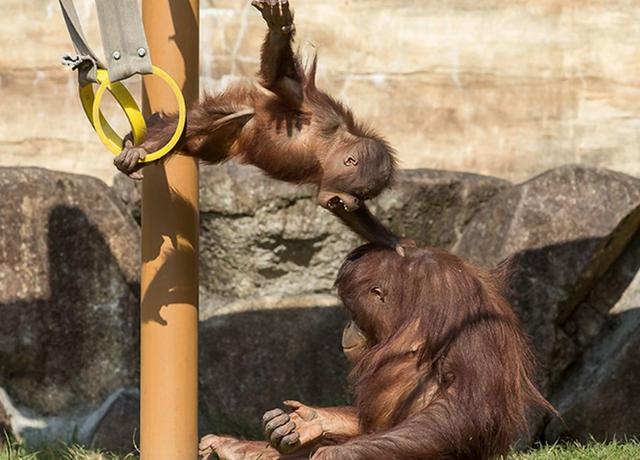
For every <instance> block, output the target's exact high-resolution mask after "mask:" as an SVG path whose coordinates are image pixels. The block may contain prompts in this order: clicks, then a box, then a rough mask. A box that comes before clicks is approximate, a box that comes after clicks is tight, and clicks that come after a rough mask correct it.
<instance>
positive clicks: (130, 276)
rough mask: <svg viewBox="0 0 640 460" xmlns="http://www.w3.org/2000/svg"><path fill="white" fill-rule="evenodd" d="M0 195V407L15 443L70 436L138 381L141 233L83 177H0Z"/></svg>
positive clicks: (16, 173)
mask: <svg viewBox="0 0 640 460" xmlns="http://www.w3.org/2000/svg"><path fill="white" fill-rule="evenodd" d="M0 195H2V197H3V199H2V201H1V202H0V286H1V287H2V289H0V318H2V321H0V400H2V401H0V403H6V404H5V408H6V409H7V410H8V411H9V407H10V408H11V411H10V414H9V415H11V419H12V428H13V430H14V432H15V433H16V435H18V436H22V437H25V438H27V439H28V440H38V439H47V438H49V437H51V436H58V435H63V434H67V435H73V434H74V430H81V426H82V425H83V424H84V423H85V422H86V420H87V419H86V418H87V417H88V416H89V415H90V414H91V413H92V412H94V411H95V410H96V409H97V408H98V407H100V406H102V405H103V403H104V402H105V400H106V399H108V397H109V396H110V395H111V394H112V393H114V392H115V391H117V390H118V389H119V388H121V387H124V386H127V385H135V383H136V381H137V361H138V358H137V343H138V328H139V326H138V306H137V305H138V287H137V281H136V278H137V272H138V259H139V256H138V254H139V228H138V226H137V225H136V223H135V222H134V221H133V219H131V218H130V217H129V216H128V215H127V214H126V212H125V210H124V209H123V206H122V204H121V202H120V201H119V200H117V199H116V198H115V197H114V196H113V194H112V192H111V191H110V189H109V188H108V187H107V186H106V185H105V184H104V183H103V182H101V181H99V180H97V179H94V178H90V177H85V176H76V175H70V174H62V173H55V172H51V171H45V170H42V169H35V168H14V169H10V168H0ZM62 421H64V422H65V423H64V424H66V426H64V427H63V426H62V425H63V423H62ZM49 422H50V423H49Z"/></svg>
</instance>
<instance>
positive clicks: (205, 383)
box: [200, 294, 349, 438]
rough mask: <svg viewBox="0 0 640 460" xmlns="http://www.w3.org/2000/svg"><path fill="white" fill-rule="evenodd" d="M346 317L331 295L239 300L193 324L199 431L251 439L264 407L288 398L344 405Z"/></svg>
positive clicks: (316, 403) (270, 406)
mask: <svg viewBox="0 0 640 460" xmlns="http://www.w3.org/2000/svg"><path fill="white" fill-rule="evenodd" d="M346 321H347V314H346V312H345V311H344V309H343V308H342V307H340V306H339V304H338V302H337V300H336V298H335V297H333V296H331V295H322V294H315V295H308V296H296V297H260V298H254V299H242V300H238V301H236V302H233V303H231V304H228V305H226V306H224V307H222V308H220V309H218V311H216V312H215V313H208V314H207V313H205V314H204V315H203V316H202V317H201V322H200V362H201V363H202V364H201V368H200V395H201V396H200V406H201V408H200V415H201V417H202V422H201V430H202V431H203V433H204V432H208V433H211V432H215V433H227V434H236V435H243V436H247V435H249V436H252V437H256V438H259V437H260V434H261V428H260V421H261V419H262V415H263V414H264V412H265V411H267V410H269V409H273V408H275V407H283V406H282V401H284V400H286V399H296V400H301V401H304V402H306V403H307V404H311V405H344V404H345V403H347V401H348V400H349V395H348V390H347V373H348V364H347V361H346V358H345V357H344V356H343V354H342V350H341V348H340V337H341V335H342V328H343V326H344V324H345V323H346Z"/></svg>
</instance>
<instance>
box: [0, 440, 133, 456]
mask: <svg viewBox="0 0 640 460" xmlns="http://www.w3.org/2000/svg"><path fill="white" fill-rule="evenodd" d="M137 459H138V456H137V455H133V454H129V455H125V456H119V455H114V454H109V453H104V452H99V451H95V450H93V451H91V450H87V449H84V448H82V447H80V446H76V445H65V444H57V445H53V446H49V447H46V448H42V449H38V450H31V449H26V448H25V447H24V446H22V445H20V444H16V443H7V444H6V445H5V446H4V447H0V460H137Z"/></svg>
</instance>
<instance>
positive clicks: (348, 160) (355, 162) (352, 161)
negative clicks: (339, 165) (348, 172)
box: [344, 156, 358, 166]
mask: <svg viewBox="0 0 640 460" xmlns="http://www.w3.org/2000/svg"><path fill="white" fill-rule="evenodd" d="M344 165H345V166H357V165H358V160H356V159H355V158H354V157H352V156H348V157H347V158H345V160H344Z"/></svg>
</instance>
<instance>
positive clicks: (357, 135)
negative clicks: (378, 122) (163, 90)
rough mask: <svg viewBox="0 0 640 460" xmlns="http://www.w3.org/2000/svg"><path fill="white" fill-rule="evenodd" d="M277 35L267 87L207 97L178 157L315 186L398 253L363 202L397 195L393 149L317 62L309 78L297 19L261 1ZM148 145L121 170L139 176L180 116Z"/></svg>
mask: <svg viewBox="0 0 640 460" xmlns="http://www.w3.org/2000/svg"><path fill="white" fill-rule="evenodd" d="M254 6H256V8H258V9H259V10H260V11H261V12H262V15H263V17H264V19H265V20H266V22H267V24H268V26H269V32H268V33H267V36H266V38H265V41H264V44H263V47H262V54H261V68H260V85H258V84H250V85H246V84H245V85H242V84H240V85H235V86H232V87H230V88H229V89H227V90H226V91H225V92H223V93H221V94H216V95H210V96H206V97H205V98H204V99H203V100H202V101H200V103H199V104H197V105H196V106H195V107H193V108H192V109H191V110H190V111H189V113H188V115H187V125H186V128H185V133H184V136H183V139H182V141H181V142H180V143H179V144H178V146H177V149H178V150H181V151H182V153H185V154H188V155H193V156H197V157H198V158H200V159H202V160H204V161H206V162H210V163H220V162H222V161H226V160H228V159H231V158H234V159H236V160H238V161H240V162H242V163H248V164H252V165H255V166H257V167H259V168H260V169H262V170H263V171H264V172H265V173H267V174H268V175H269V176H271V177H273V178H274V179H278V180H283V181H287V182H293V183H299V184H303V183H311V184H315V185H317V187H318V195H317V201H318V203H319V204H320V205H322V206H324V207H325V208H328V209H331V210H332V211H333V212H334V213H335V214H336V215H337V216H338V217H339V218H340V219H342V220H343V221H344V222H345V223H346V224H347V225H349V226H350V227H351V229H352V230H354V231H355V232H356V233H358V234H359V235H361V236H362V237H363V238H365V239H366V240H368V241H376V242H381V243H384V244H387V245H390V246H397V245H399V240H398V238H396V237H395V236H394V235H392V234H391V233H390V232H389V231H388V230H387V229H386V228H384V226H382V224H381V223H380V222H378V221H377V219H375V218H374V217H373V216H372V215H371V214H370V213H369V211H368V209H367V207H366V205H365V204H364V202H365V201H366V200H368V199H370V198H374V197H376V196H377V195H379V194H380V193H381V192H382V191H383V190H384V189H385V188H387V187H388V186H389V184H390V183H391V181H392V179H393V175H394V171H395V158H394V153H393V150H392V149H391V147H390V146H389V145H388V144H387V142H386V141H385V140H384V139H383V138H381V137H380V136H378V135H377V134H376V133H374V132H373V131H371V130H368V129H365V128H363V127H362V126H360V125H359V124H358V123H356V121H355V120H354V117H353V114H352V113H351V111H350V110H349V109H348V108H347V107H345V106H344V105H343V104H341V103H340V102H338V101H336V100H334V99H333V98H331V97H330V96H328V95H327V94H326V93H324V92H322V91H320V90H319V89H318V88H317V87H316V84H315V74H316V60H315V59H314V60H313V62H312V64H311V65H310V67H309V70H308V71H307V72H305V71H304V70H303V68H302V66H301V64H300V59H299V57H298V56H296V55H295V54H294V52H293V50H292V48H291V43H292V40H293V35H294V26H293V15H292V13H291V12H290V11H289V5H288V2H287V1H281V2H280V4H278V2H276V1H273V0H271V1H270V2H269V1H254ZM148 125H149V127H148V132H147V135H146V138H145V139H144V141H143V142H142V144H141V145H139V146H137V147H132V146H131V145H130V144H129V143H127V144H126V148H125V149H124V150H123V152H122V153H121V154H120V155H119V156H118V157H117V158H116V160H115V164H116V166H117V167H118V168H119V169H120V170H121V171H123V172H125V173H127V174H129V175H131V176H132V177H140V173H139V172H138V170H139V169H140V168H142V166H143V164H142V163H139V162H138V161H139V160H140V159H141V158H143V157H144V156H145V155H146V154H147V153H148V152H151V151H155V150H157V149H158V148H160V147H161V146H163V145H164V144H166V142H167V141H168V140H169V138H170V137H171V135H172V133H173V131H174V129H175V125H176V116H175V115H156V116H154V117H152V118H150V119H149V121H148Z"/></svg>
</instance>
